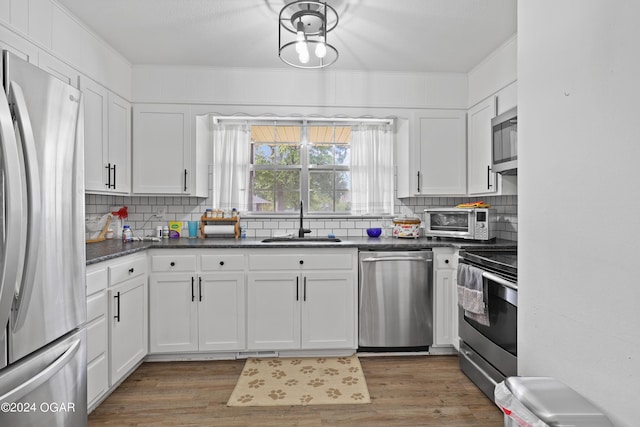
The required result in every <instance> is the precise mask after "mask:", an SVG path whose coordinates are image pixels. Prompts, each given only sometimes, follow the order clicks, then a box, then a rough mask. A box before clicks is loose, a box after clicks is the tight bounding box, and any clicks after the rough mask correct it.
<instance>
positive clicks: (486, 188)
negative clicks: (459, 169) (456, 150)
mask: <svg viewBox="0 0 640 427" xmlns="http://www.w3.org/2000/svg"><path fill="white" fill-rule="evenodd" d="M495 110H496V104H495V99H494V98H493V97H492V96H491V97H489V98H487V99H485V100H484V101H482V102H481V103H479V104H478V105H476V106H475V107H473V108H471V109H470V110H469V119H468V120H469V145H468V154H469V167H468V169H469V194H490V193H495V192H496V191H497V184H496V180H497V178H496V174H495V173H494V172H493V171H492V170H491V119H492V118H493V117H494V116H495Z"/></svg>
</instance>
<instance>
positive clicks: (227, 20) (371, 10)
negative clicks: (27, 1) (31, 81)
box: [58, 0, 517, 72]
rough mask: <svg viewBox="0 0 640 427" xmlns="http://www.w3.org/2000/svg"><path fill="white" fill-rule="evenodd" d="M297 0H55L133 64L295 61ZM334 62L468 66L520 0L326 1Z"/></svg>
mask: <svg viewBox="0 0 640 427" xmlns="http://www.w3.org/2000/svg"><path fill="white" fill-rule="evenodd" d="M291 1H292V0H108V1H105V0H58V2H59V3H61V4H62V5H63V6H65V7H66V8H67V9H69V10H70V11H71V12H72V13H73V14H75V15H76V16H78V17H79V18H80V19H81V20H82V21H83V22H84V23H85V24H86V25H87V26H88V27H90V28H91V29H92V30H93V31H94V32H95V33H97V34H98V35H99V36H101V37H102V38H103V39H104V40H106V41H107V42H108V43H109V44H110V45H111V46H113V47H114V48H115V49H116V50H117V51H118V52H120V53H121V54H122V55H124V56H125V57H126V58H127V59H128V60H129V61H130V62H131V63H133V64H163V65H198V66H213V67H241V68H244V67H249V68H254V67H257V68H289V66H288V65H286V64H284V63H283V62H282V61H280V59H279V58H278V53H277V51H278V14H279V12H280V9H282V7H283V6H284V5H285V4H286V3H290V2H291ZM327 3H328V4H329V5H331V6H333V7H334V8H335V9H336V11H337V12H338V15H339V19H340V20H339V23H338V26H337V28H336V29H335V30H334V31H332V32H330V33H329V34H328V36H327V39H328V40H327V41H328V42H329V43H331V44H333V45H334V46H335V47H336V48H337V49H338V51H339V52H340V57H339V59H338V61H337V62H336V63H335V64H333V65H332V66H331V67H330V68H331V69H341V70H364V71H403V72H468V71H469V70H470V69H472V68H473V67H474V66H475V65H476V64H478V63H479V62H480V61H481V60H482V59H483V58H485V57H486V56H487V55H488V54H489V53H491V52H492V51H493V50H495V49H496V48H497V47H499V46H500V45H501V44H502V43H503V42H505V41H506V40H507V39H508V38H509V37H511V36H512V35H513V34H515V33H516V4H517V1H516V0H327Z"/></svg>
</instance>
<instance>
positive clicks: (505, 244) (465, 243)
mask: <svg viewBox="0 0 640 427" xmlns="http://www.w3.org/2000/svg"><path fill="white" fill-rule="evenodd" d="M261 240H262V238H260V239H230V238H207V239H190V238H181V239H166V240H162V241H160V242H153V241H143V242H132V243H123V242H121V241H120V240H105V241H104V242H99V243H90V244H87V245H86V247H87V249H86V257H87V265H90V264H95V263H97V262H101V261H107V260H110V259H113V258H118V257H121V256H125V255H130V254H133V253H136V252H141V251H144V250H147V249H180V248H182V249H184V248H190V249H205V248H212V249H232V248H233V249H235V248H241V249H248V248H260V249H265V248H302V247H304V248H314V249H315V248H358V249H359V250H381V251H385V250H413V249H428V248H436V247H454V248H457V249H465V248H497V247H500V248H516V247H517V242H513V241H510V240H494V241H491V242H476V241H469V240H459V239H441V240H436V239H427V238H425V237H421V238H418V239H397V238H368V237H354V238H345V239H343V240H342V241H341V242H305V243H301V242H296V241H290V242H278V243H262V242H261Z"/></svg>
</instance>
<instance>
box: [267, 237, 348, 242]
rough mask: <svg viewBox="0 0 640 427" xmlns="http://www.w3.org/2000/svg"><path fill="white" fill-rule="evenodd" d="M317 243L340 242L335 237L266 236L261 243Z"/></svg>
mask: <svg viewBox="0 0 640 427" xmlns="http://www.w3.org/2000/svg"><path fill="white" fill-rule="evenodd" d="M286 242H291V243H304V242H308V243H318V242H342V240H340V239H338V238H337V237H268V238H266V239H263V240H262V243H286Z"/></svg>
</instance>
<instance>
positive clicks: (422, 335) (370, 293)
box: [359, 250, 433, 351]
mask: <svg viewBox="0 0 640 427" xmlns="http://www.w3.org/2000/svg"><path fill="white" fill-rule="evenodd" d="M359 270H360V283H359V292H360V298H359V347H360V350H370V351H393V350H400V351H411V350H426V349H428V347H429V346H430V345H431V344H432V343H433V253H432V252H431V251H425V250H420V251H397V252H396V251H388V252H367V251H362V252H360V254H359Z"/></svg>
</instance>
